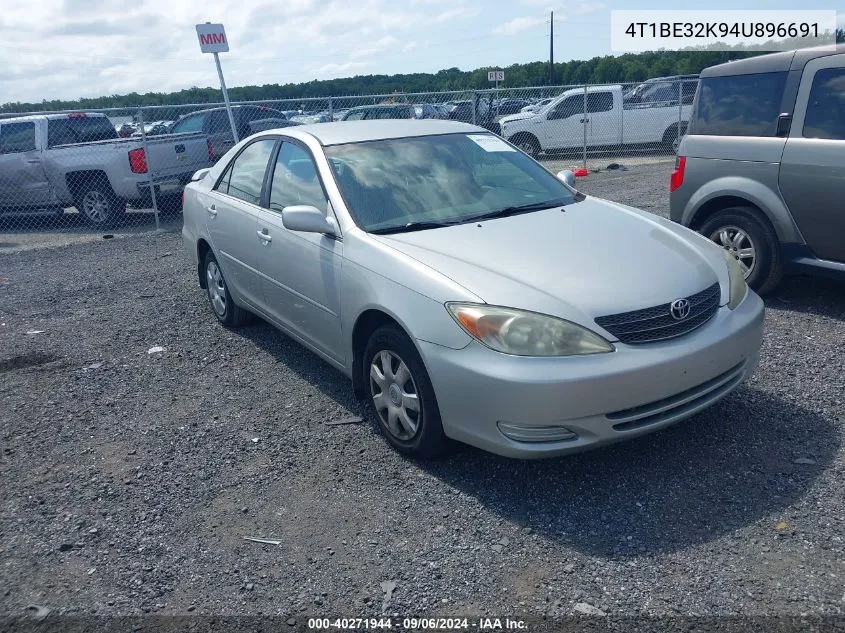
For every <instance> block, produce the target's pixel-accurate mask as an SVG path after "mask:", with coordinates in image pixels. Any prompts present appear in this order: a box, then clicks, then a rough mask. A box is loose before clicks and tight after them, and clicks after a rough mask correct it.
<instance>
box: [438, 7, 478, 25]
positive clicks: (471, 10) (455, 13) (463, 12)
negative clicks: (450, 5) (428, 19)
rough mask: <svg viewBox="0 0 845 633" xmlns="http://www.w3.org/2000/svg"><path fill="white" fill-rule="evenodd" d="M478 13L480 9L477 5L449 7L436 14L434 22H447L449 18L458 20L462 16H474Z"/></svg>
mask: <svg viewBox="0 0 845 633" xmlns="http://www.w3.org/2000/svg"><path fill="white" fill-rule="evenodd" d="M479 13H481V9H479V8H478V7H455V8H454V9H449V10H447V11H444V12H443V13H440V14H438V15H437V16H436V17H435V18H434V21H435V22H449V21H451V20H458V19H463V18H474V17H475V16H477V15H478V14H479Z"/></svg>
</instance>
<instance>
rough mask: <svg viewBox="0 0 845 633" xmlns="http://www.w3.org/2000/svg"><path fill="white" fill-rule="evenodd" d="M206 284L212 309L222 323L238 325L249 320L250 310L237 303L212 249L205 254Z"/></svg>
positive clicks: (227, 325)
mask: <svg viewBox="0 0 845 633" xmlns="http://www.w3.org/2000/svg"><path fill="white" fill-rule="evenodd" d="M205 285H206V290H207V291H208V302H209V304H210V305H211V311H212V312H213V313H214V316H215V317H217V320H218V321H220V323H222V324H223V325H225V326H226V327H238V326H240V325H243V324H244V323H246V322H247V321H248V319H249V312H247V311H246V310H244V309H243V308H241V307H240V306H238V305H236V304H235V301H234V300H233V299H232V295H231V294H230V293H229V287H228V286H227V285H226V278H225V277H223V270H222V269H221V268H220V265H219V264H218V263H217V258H215V257H214V253H212V252H211V251H210V250H209V251H208V253H206V255H205Z"/></svg>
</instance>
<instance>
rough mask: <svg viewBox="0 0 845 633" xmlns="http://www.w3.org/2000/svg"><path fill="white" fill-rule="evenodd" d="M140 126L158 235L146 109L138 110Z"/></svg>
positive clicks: (159, 227)
mask: <svg viewBox="0 0 845 633" xmlns="http://www.w3.org/2000/svg"><path fill="white" fill-rule="evenodd" d="M138 125H139V127H140V128H141V146H142V147H143V148H144V157H145V159H146V161H147V182H148V183H149V184H150V198H151V199H152V201H153V213H154V214H155V218H156V233H158V232H159V231H160V230H161V226H160V225H159V220H158V202H157V200H156V188H155V185H154V184H153V165H152V161H151V160H150V152H149V151H148V149H147V131H146V130H145V129H144V108H138Z"/></svg>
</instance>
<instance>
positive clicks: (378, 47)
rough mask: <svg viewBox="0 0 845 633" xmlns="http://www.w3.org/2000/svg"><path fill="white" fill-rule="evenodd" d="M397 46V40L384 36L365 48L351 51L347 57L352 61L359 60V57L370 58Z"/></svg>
mask: <svg viewBox="0 0 845 633" xmlns="http://www.w3.org/2000/svg"><path fill="white" fill-rule="evenodd" d="M397 44H399V40H398V39H397V38H395V37H393V36H392V35H386V36H385V37H383V38H381V39H379V40H376V41H375V42H370V44H368V45H367V46H365V47H363V48H359V49H357V50H354V51H352V52H351V53H350V54H349V56H350V57H351V58H352V59H360V58H361V57H372V56H373V55H377V54H378V53H381V52H383V51H386V50H387V49H389V48H395V47H396V45H397Z"/></svg>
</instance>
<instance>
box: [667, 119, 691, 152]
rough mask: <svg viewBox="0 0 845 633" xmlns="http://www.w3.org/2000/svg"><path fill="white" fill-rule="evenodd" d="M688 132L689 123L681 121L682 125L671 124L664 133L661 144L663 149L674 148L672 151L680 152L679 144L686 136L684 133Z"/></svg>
mask: <svg viewBox="0 0 845 633" xmlns="http://www.w3.org/2000/svg"><path fill="white" fill-rule="evenodd" d="M679 130H680V132H679ZM686 133H687V125H686V123H681V125H680V127H679V126H678V125H677V124H675V125H672V126H670V127H669V128H668V129H667V130H666V131H665V132H664V133H663V141H662V142H661V144H660V146H661V149H670V148H671V149H672V151H673V152H674V153H675V154H677V153H678V146H679V145H680V144H681V139H682V138H684V134H686Z"/></svg>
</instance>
